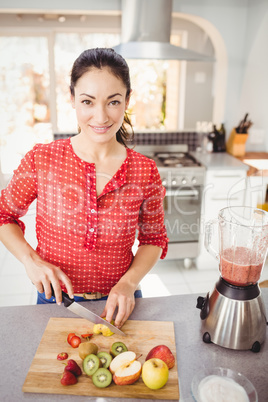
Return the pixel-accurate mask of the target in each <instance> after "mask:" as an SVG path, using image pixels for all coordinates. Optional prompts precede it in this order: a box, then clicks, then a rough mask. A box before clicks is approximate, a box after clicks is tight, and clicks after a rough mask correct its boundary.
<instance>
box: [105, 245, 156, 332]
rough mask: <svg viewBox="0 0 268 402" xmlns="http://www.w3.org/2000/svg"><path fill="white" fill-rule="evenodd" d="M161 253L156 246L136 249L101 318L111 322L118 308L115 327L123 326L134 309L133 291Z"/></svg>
mask: <svg viewBox="0 0 268 402" xmlns="http://www.w3.org/2000/svg"><path fill="white" fill-rule="evenodd" d="M161 253H162V249H161V248H160V247H157V246H152V245H143V246H140V247H139V248H138V250H137V253H136V255H135V257H134V259H133V262H132V264H131V266H130V268H129V269H128V271H127V272H126V273H125V274H124V275H123V276H122V278H121V279H120V280H119V281H118V283H117V284H116V285H115V286H114V287H113V288H112V289H111V291H110V294H109V297H108V300H107V303H106V306H105V309H104V311H103V313H102V315H101V316H102V317H106V319H107V321H109V322H111V320H112V318H113V314H114V312H115V309H116V307H118V312H117V315H116V318H115V326H117V327H118V328H120V327H121V326H122V325H123V324H124V322H125V321H126V320H127V319H128V317H129V316H130V314H131V313H132V311H133V309H134V307H135V297H134V292H135V290H136V289H137V287H138V286H139V283H140V281H141V280H142V278H143V277H144V276H145V275H146V274H147V273H148V272H149V271H150V270H151V269H152V268H153V266H154V265H155V264H156V262H157V261H158V259H159V257H160V255H161Z"/></svg>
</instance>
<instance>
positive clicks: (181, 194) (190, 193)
mask: <svg viewBox="0 0 268 402" xmlns="http://www.w3.org/2000/svg"><path fill="white" fill-rule="evenodd" d="M198 196H199V191H198V190H196V189H191V190H180V189H177V190H166V197H178V198H193V197H195V198H196V197H198Z"/></svg>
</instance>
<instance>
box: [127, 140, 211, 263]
mask: <svg viewBox="0 0 268 402" xmlns="http://www.w3.org/2000/svg"><path fill="white" fill-rule="evenodd" d="M134 149H135V150H136V151H138V152H140V153H142V154H143V155H146V156H147V157H149V158H151V159H153V160H154V161H155V163H156V165H157V168H158V171H159V173H160V176H161V180H162V184H163V186H164V187H165V188H166V196H165V198H164V210H165V225H166V229H167V235H168V238H169V245H168V253H167V257H166V258H168V259H184V262H185V266H187V267H188V266H189V265H190V264H191V259H194V258H196V257H197V256H198V254H199V234H200V217H201V203H202V195H203V186H204V180H205V167H204V166H202V165H201V164H200V163H199V162H198V161H197V160H196V159H195V158H194V157H193V156H192V155H191V154H190V153H189V152H188V145H187V144H171V145H140V146H136V147H135V148H134Z"/></svg>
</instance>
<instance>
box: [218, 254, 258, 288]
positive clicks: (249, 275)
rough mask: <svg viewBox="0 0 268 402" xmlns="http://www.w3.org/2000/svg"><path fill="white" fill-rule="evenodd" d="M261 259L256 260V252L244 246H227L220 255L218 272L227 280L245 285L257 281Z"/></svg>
mask: <svg viewBox="0 0 268 402" xmlns="http://www.w3.org/2000/svg"><path fill="white" fill-rule="evenodd" d="M262 265H263V261H262V262H259V261H257V258H256V254H255V253H253V252H252V251H251V250H249V249H248V248H246V247H236V248H235V249H231V248H227V249H225V250H224V251H223V253H222V255H221V256H220V272H221V276H222V277H223V279H225V280H226V281H227V282H229V283H231V284H233V285H238V286H247V285H251V284H254V283H256V282H258V280H259V279H260V276H261V270H262Z"/></svg>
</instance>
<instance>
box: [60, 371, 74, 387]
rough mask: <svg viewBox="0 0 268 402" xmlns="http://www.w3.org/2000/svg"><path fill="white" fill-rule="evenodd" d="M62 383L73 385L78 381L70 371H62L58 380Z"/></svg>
mask: <svg viewBox="0 0 268 402" xmlns="http://www.w3.org/2000/svg"><path fill="white" fill-rule="evenodd" d="M60 382H61V384H62V385H73V384H76V383H77V382H78V380H77V378H76V376H75V375H74V374H73V373H71V371H67V370H66V371H64V372H63V374H62V376H61V380H60Z"/></svg>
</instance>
